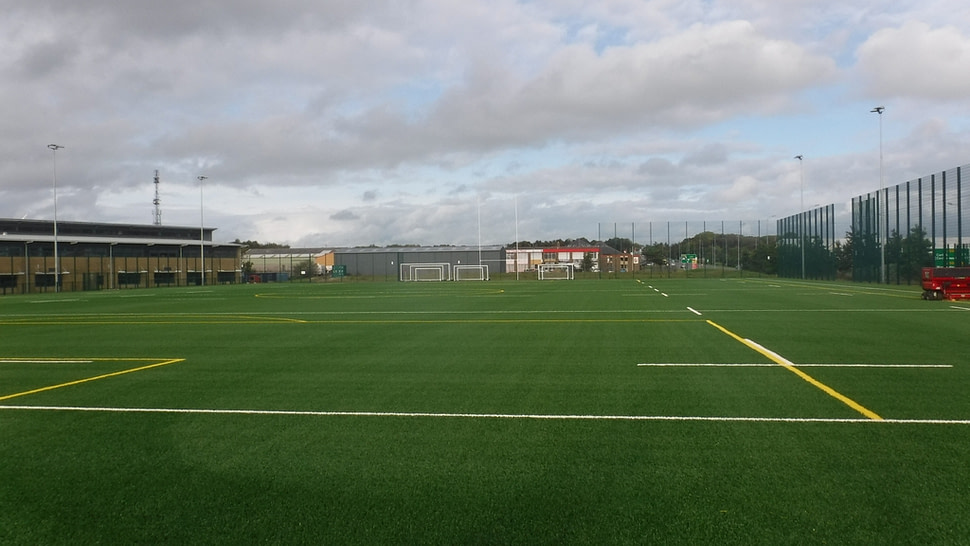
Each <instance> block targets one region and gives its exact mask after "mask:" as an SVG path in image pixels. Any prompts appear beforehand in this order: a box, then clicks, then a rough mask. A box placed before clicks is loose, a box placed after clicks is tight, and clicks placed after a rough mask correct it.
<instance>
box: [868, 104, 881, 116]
mask: <svg viewBox="0 0 970 546" xmlns="http://www.w3.org/2000/svg"><path fill="white" fill-rule="evenodd" d="M883 110H885V108H884V107H882V106H877V107H875V108H873V109H872V110H869V111H870V112H872V113H873V114H880V115H881V114H882V112H883Z"/></svg>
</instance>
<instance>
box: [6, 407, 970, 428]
mask: <svg viewBox="0 0 970 546" xmlns="http://www.w3.org/2000/svg"><path fill="white" fill-rule="evenodd" d="M0 410H26V411H31V410H32V411H81V412H83V411H87V412H101V413H182V414H209V415H295V416H306V417H417V418H454V419H532V420H553V421H721V422H756V423H860V424H862V423H866V424H880V423H895V424H927V425H970V419H883V420H874V419H844V418H834V417H831V418H830V417H716V416H700V415H699V416H689V415H547V414H513V413H428V412H404V411H401V412H385V411H297V410H243V409H197V408H196V409H194V408H111V407H89V406H0Z"/></svg>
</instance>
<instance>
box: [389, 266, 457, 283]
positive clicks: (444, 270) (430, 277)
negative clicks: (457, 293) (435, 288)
mask: <svg viewBox="0 0 970 546" xmlns="http://www.w3.org/2000/svg"><path fill="white" fill-rule="evenodd" d="M401 280H402V281H450V280H451V264H450V263H416V264H401Z"/></svg>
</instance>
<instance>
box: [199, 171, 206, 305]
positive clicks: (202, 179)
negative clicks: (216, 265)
mask: <svg viewBox="0 0 970 546" xmlns="http://www.w3.org/2000/svg"><path fill="white" fill-rule="evenodd" d="M197 178H198V179H199V261H200V262H201V263H202V269H201V271H200V279H202V286H205V197H204V195H203V193H202V188H203V186H205V180H206V179H207V178H209V177H208V176H202V175H199V176H198V177H197Z"/></svg>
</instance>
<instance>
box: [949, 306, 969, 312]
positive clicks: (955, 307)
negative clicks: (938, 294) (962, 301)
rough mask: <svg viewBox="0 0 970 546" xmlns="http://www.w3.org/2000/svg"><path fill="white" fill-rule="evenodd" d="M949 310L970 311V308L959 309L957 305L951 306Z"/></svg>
mask: <svg viewBox="0 0 970 546" xmlns="http://www.w3.org/2000/svg"><path fill="white" fill-rule="evenodd" d="M950 309H959V310H961V311H970V307H960V306H959V305H951V306H950Z"/></svg>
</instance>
